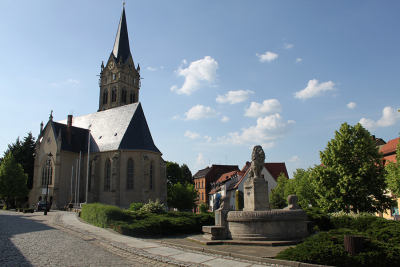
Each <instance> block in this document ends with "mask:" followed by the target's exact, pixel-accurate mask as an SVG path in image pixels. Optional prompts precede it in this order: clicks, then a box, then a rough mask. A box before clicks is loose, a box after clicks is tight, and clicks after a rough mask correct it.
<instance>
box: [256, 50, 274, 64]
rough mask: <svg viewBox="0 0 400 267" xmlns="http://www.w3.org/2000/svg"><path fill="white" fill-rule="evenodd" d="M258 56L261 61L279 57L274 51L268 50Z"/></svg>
mask: <svg viewBox="0 0 400 267" xmlns="http://www.w3.org/2000/svg"><path fill="white" fill-rule="evenodd" d="M256 56H257V57H259V58H260V59H259V60H260V61H261V62H265V61H268V62H271V61H272V60H274V59H276V58H277V57H278V55H277V54H275V53H272V52H266V53H265V54H262V55H259V54H256Z"/></svg>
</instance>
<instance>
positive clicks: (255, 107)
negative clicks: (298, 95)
mask: <svg viewBox="0 0 400 267" xmlns="http://www.w3.org/2000/svg"><path fill="white" fill-rule="evenodd" d="M281 110H282V108H281V104H280V103H279V102H278V100H276V99H267V100H264V102H263V103H262V104H260V103H256V102H251V105H250V107H249V108H248V109H245V111H246V112H245V114H244V115H245V116H248V117H255V118H257V117H263V116H266V115H268V114H271V113H276V112H280V111H281Z"/></svg>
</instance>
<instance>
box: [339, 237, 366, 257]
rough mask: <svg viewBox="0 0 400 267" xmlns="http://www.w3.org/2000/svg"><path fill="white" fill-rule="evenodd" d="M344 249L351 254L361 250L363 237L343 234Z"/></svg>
mask: <svg viewBox="0 0 400 267" xmlns="http://www.w3.org/2000/svg"><path fill="white" fill-rule="evenodd" d="M344 249H345V250H346V251H347V252H348V253H349V254H350V255H353V256H354V255H356V254H358V253H360V252H362V251H363V250H364V237H362V236H352V235H345V236H344Z"/></svg>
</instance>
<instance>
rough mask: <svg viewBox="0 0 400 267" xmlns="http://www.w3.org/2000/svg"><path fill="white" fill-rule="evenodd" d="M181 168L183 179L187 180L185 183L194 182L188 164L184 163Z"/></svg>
mask: <svg viewBox="0 0 400 267" xmlns="http://www.w3.org/2000/svg"><path fill="white" fill-rule="evenodd" d="M181 170H182V175H183V181H184V182H185V184H193V177H192V172H191V171H190V169H189V167H188V165H186V164H182V165H181Z"/></svg>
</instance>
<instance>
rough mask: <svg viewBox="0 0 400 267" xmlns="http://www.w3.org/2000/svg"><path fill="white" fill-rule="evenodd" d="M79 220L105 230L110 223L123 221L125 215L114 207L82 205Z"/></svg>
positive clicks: (96, 204) (95, 204)
mask: <svg viewBox="0 0 400 267" xmlns="http://www.w3.org/2000/svg"><path fill="white" fill-rule="evenodd" d="M81 218H82V220H84V221H86V222H88V223H91V224H93V225H96V226H99V227H103V228H106V227H108V226H109V223H110V221H120V220H124V219H125V218H126V214H125V213H124V212H123V211H122V210H121V209H120V208H118V207H116V206H110V205H104V204H100V203H94V204H85V205H82V212H81Z"/></svg>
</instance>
